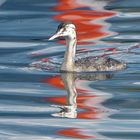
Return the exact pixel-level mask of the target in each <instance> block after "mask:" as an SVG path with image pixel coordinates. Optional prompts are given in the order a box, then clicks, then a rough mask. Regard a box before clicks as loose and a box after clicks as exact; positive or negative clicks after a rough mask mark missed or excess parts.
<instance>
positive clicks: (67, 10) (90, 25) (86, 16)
mask: <svg viewBox="0 0 140 140" xmlns="http://www.w3.org/2000/svg"><path fill="white" fill-rule="evenodd" d="M82 7H87V6H86V5H82V4H79V3H78V1H76V0H67V1H65V0H60V1H59V3H58V5H57V6H56V7H55V10H58V11H63V13H60V14H58V15H56V16H54V19H56V20H58V21H72V22H73V23H75V25H76V27H77V36H78V44H86V43H87V44H89V43H92V42H93V39H97V38H101V37H105V36H107V35H109V32H107V31H104V30H103V28H104V27H105V25H104V24H101V23H98V22H97V19H101V18H107V17H110V16H114V15H115V12H112V11H105V10H104V11H96V10H76V9H75V8H82ZM89 8H90V7H89ZM72 9H73V10H72ZM89 40H90V41H89Z"/></svg>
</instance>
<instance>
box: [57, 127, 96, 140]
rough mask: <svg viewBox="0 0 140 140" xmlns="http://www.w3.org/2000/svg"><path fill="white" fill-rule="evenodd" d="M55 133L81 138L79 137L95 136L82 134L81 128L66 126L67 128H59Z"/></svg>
mask: <svg viewBox="0 0 140 140" xmlns="http://www.w3.org/2000/svg"><path fill="white" fill-rule="evenodd" d="M57 133H58V134H59V135H64V136H67V137H72V138H81V139H89V138H95V136H89V135H87V134H83V132H82V129H78V128H67V129H63V130H59V131H57Z"/></svg>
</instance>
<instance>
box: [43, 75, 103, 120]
mask: <svg viewBox="0 0 140 140" xmlns="http://www.w3.org/2000/svg"><path fill="white" fill-rule="evenodd" d="M43 82H44V83H47V84H50V85H52V86H55V87H57V88H61V89H64V83H63V81H62V79H61V77H60V75H56V76H53V77H50V78H46V79H44V80H43ZM76 90H77V93H78V94H79V95H78V97H77V107H78V108H81V109H84V111H82V112H78V116H77V118H82V119H83V118H84V119H100V118H102V117H103V116H104V115H103V114H104V113H103V112H102V111H100V110H99V109H98V108H96V107H94V106H93V105H94V104H95V103H94V101H96V102H98V98H96V97H97V96H95V95H90V94H88V92H89V91H88V90H85V89H76ZM81 93H82V94H81ZM83 93H86V95H83ZM45 100H48V101H50V102H53V103H55V104H60V105H67V97H66V96H60V97H47V98H46V99H45ZM88 100H90V101H91V100H92V105H91V106H89V105H87V104H86V103H87V102H88Z"/></svg>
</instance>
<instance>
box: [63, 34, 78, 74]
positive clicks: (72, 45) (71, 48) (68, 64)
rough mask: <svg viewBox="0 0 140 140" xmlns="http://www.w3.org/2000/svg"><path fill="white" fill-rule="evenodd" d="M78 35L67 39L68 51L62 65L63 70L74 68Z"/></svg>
mask: <svg viewBox="0 0 140 140" xmlns="http://www.w3.org/2000/svg"><path fill="white" fill-rule="evenodd" d="M76 43H77V40H76V36H74V37H73V38H71V39H70V38H67V39H66V45H67V48H66V51H65V55H64V62H63V64H62V66H61V70H62V71H73V70H74V63H75V59H74V58H75V53H76Z"/></svg>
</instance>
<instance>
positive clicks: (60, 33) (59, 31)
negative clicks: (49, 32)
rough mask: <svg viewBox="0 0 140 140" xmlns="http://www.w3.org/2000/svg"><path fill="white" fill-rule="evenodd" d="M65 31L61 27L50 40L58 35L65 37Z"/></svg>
mask: <svg viewBox="0 0 140 140" xmlns="http://www.w3.org/2000/svg"><path fill="white" fill-rule="evenodd" d="M63 31H64V30H63V29H60V30H58V31H56V33H55V34H54V35H53V36H51V37H50V38H49V39H48V40H54V39H56V38H58V37H64V32H63Z"/></svg>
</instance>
